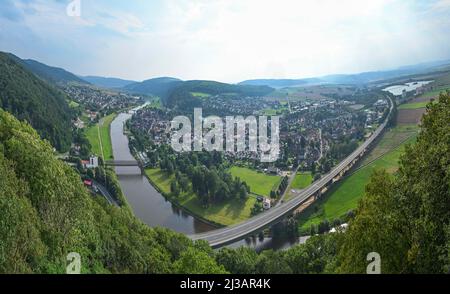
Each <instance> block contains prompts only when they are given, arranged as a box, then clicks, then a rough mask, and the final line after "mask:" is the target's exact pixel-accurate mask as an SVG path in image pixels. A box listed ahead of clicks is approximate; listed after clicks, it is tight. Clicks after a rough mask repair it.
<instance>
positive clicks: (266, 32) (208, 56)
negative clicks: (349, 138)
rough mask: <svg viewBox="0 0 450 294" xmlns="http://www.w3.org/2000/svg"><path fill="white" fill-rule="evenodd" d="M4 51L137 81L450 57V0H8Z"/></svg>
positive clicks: (344, 69) (305, 71) (0, 21)
mask: <svg viewBox="0 0 450 294" xmlns="http://www.w3.org/2000/svg"><path fill="white" fill-rule="evenodd" d="M77 2H79V3H80V4H81V5H80V6H79V7H80V8H81V9H80V10H77V9H75V10H73V9H72V10H69V13H68V11H67V8H68V5H70V6H69V7H71V8H74V7H75V8H77V7H78V6H76V5H75V6H74V5H71V4H77ZM78 11H79V12H80V15H79V16H78V15H77V14H78V13H77V12H78ZM0 51H7V52H11V53H14V54H16V55H18V56H19V57H21V58H31V59H36V60H38V61H41V62H44V63H46V64H49V65H52V66H58V67H63V68H65V69H67V70H69V71H71V72H73V73H76V74H80V75H98V76H108V77H119V78H124V79H132V80H138V81H140V80H144V79H149V78H153V77H159V76H171V77H177V78H181V79H184V80H189V79H208V80H218V81H223V82H231V83H234V82H239V81H242V80H246V79H254V78H304V77H314V76H321V75H326V74H337V73H357V72H363V71H372V70H383V69H393V68H396V67H398V66H403V65H411V64H417V63H421V62H428V61H435V60H446V59H450V0H424V1H414V0H403V1H399V0H373V1H361V0H339V1H337V0H314V1H301V0H276V1H265V0H248V1H247V0H217V1H214V0H164V1H157V0H151V1H148V0H124V1H118V0H116V1H113V0H75V1H73V0H1V1H0Z"/></svg>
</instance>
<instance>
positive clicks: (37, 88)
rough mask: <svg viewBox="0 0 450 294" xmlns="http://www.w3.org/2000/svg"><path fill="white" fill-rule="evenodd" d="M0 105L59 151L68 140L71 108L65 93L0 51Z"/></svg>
mask: <svg viewBox="0 0 450 294" xmlns="http://www.w3.org/2000/svg"><path fill="white" fill-rule="evenodd" d="M0 108H2V109H4V110H6V111H8V112H10V113H12V114H13V115H14V116H15V117H17V118H18V119H19V120H26V121H27V122H29V123H30V124H31V125H32V126H33V128H35V129H36V130H37V131H38V133H39V134H40V135H41V136H42V138H45V139H47V140H49V141H50V143H51V144H52V145H53V146H54V147H55V148H56V149H58V150H59V151H67V150H68V149H69V147H70V144H71V141H72V123H71V120H72V111H71V110H70V108H69V106H68V105H67V102H66V96H65V95H64V94H63V93H62V92H60V91H59V90H57V89H56V88H54V87H53V86H51V85H49V84H47V83H46V82H44V81H42V80H41V79H39V78H37V77H36V76H35V75H34V74H32V73H31V72H29V71H28V70H26V69H25V68H24V67H23V66H22V65H20V64H18V63H17V62H16V61H15V60H13V58H11V55H9V54H6V53H1V52H0Z"/></svg>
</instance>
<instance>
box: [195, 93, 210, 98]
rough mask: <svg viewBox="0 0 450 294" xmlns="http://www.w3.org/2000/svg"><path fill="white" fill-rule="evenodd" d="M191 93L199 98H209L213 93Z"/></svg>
mask: <svg viewBox="0 0 450 294" xmlns="http://www.w3.org/2000/svg"><path fill="white" fill-rule="evenodd" d="M191 95H192V96H194V97H198V98H208V97H210V96H211V95H209V94H206V93H202V92H191Z"/></svg>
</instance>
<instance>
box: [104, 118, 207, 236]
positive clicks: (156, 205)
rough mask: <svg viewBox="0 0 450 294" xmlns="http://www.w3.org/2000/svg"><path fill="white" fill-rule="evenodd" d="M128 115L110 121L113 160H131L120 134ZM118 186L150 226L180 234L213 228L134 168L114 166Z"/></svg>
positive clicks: (136, 211) (135, 210)
mask: <svg viewBox="0 0 450 294" xmlns="http://www.w3.org/2000/svg"><path fill="white" fill-rule="evenodd" d="M130 117H131V114H129V113H120V114H119V115H118V116H117V117H116V119H115V120H114V121H113V122H112V123H111V142H112V146H113V154H114V159H115V160H135V159H134V157H133V155H132V154H131V152H130V150H129V147H128V138H127V136H126V135H124V134H123V124H124V123H125V121H127V120H128V119H129V118H130ZM116 173H117V177H118V178H119V182H120V187H121V188H122V191H123V193H124V194H125V197H126V198H127V200H128V203H129V204H130V206H131V208H132V209H133V211H134V214H135V215H136V216H137V217H138V218H139V219H141V220H142V221H143V222H145V223H146V224H147V225H149V226H151V227H156V226H160V227H166V228H169V229H172V230H174V231H177V232H180V233H183V234H194V233H201V232H206V231H210V230H213V229H214V227H213V226H211V225H209V224H206V223H204V222H201V221H199V220H197V219H195V218H194V217H192V216H191V215H189V214H187V213H185V212H184V211H183V210H181V209H179V208H178V207H176V206H174V205H172V203H170V202H169V201H167V200H166V199H165V198H164V197H163V196H162V195H161V194H160V193H159V192H158V191H156V190H155V188H153V186H152V185H151V184H150V183H149V181H148V180H147V178H146V177H145V176H142V175H141V174H140V170H139V168H138V167H133V166H131V167H116Z"/></svg>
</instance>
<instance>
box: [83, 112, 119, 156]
mask: <svg viewBox="0 0 450 294" xmlns="http://www.w3.org/2000/svg"><path fill="white" fill-rule="evenodd" d="M116 116H117V114H116V113H112V114H110V115H108V116H105V117H103V118H101V119H100V121H99V122H98V123H97V124H95V125H93V126H91V127H89V128H88V129H86V133H85V134H86V137H87V138H88V140H89V143H91V146H92V152H93V153H94V154H95V155H97V156H101V157H102V158H103V159H105V160H110V159H113V151H112V144H111V136H110V132H109V131H110V126H111V123H112V121H113V120H114V118H116Z"/></svg>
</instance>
